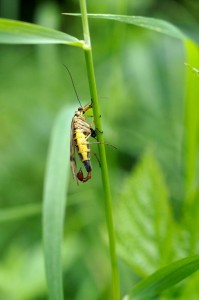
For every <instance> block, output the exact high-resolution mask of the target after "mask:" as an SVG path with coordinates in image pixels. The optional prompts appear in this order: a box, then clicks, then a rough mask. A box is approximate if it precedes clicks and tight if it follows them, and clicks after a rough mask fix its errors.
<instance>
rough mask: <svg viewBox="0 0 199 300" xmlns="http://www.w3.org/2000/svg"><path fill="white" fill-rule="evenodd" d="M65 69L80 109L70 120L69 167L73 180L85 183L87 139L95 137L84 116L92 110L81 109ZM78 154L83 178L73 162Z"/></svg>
mask: <svg viewBox="0 0 199 300" xmlns="http://www.w3.org/2000/svg"><path fill="white" fill-rule="evenodd" d="M64 66H65V65H64ZM65 68H66V69H67V71H68V73H69V75H70V78H71V81H72V84H73V88H74V91H75V94H76V96H77V99H78V101H79V104H80V107H79V108H78V110H77V111H76V112H75V114H74V117H73V118H72V122H71V137H70V166H71V171H72V174H73V178H74V179H76V180H77V182H78V180H79V181H82V182H86V181H88V180H89V179H91V171H92V166H91V160H90V145H89V137H93V138H95V137H96V131H95V130H94V129H93V128H92V127H91V126H90V124H88V123H87V122H86V116H85V115H84V114H85V113H86V112H87V111H88V110H89V109H91V108H92V104H88V105H86V106H84V107H82V105H81V102H80V100H79V97H78V94H77V91H76V89H75V85H74V82H73V78H72V76H71V73H70V71H69V69H68V68H67V67H66V66H65ZM76 152H77V153H78V155H79V158H80V160H81V161H82V163H83V164H84V167H85V169H86V171H87V175H86V177H84V175H83V172H82V170H81V169H80V170H79V171H78V172H77V173H76V160H75V153H76Z"/></svg>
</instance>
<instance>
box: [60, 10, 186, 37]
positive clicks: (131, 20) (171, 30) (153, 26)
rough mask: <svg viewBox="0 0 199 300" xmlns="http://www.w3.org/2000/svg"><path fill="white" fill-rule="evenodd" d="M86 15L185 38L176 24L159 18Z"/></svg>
mask: <svg viewBox="0 0 199 300" xmlns="http://www.w3.org/2000/svg"><path fill="white" fill-rule="evenodd" d="M64 15H69V16H80V14H69V13H64ZM88 17H89V18H96V19H107V20H113V21H118V22H122V23H127V24H132V25H136V26H139V27H144V28H147V29H150V30H153V31H157V32H160V33H163V34H166V35H169V36H172V37H174V38H177V39H180V40H184V39H186V38H187V37H186V35H185V34H184V33H183V32H182V31H181V30H180V29H178V28H177V27H176V26H174V25H173V24H171V23H169V22H167V21H164V20H160V19H154V18H147V17H140V16H125V15H112V14H88Z"/></svg>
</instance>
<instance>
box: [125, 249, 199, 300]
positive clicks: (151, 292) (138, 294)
mask: <svg viewBox="0 0 199 300" xmlns="http://www.w3.org/2000/svg"><path fill="white" fill-rule="evenodd" d="M198 269H199V255H196V256H192V257H187V258H184V259H181V260H179V261H177V262H174V263H172V264H170V265H169V266H167V267H165V268H162V269H161V270H159V271H157V272H155V273H154V274H152V275H151V276H149V277H147V278H146V279H144V280H142V281H141V282H140V283H138V284H137V285H136V286H135V287H134V288H133V290H132V291H131V293H130V294H129V296H127V297H126V299H129V300H131V299H132V300H145V299H148V300H150V299H154V297H155V296H158V295H159V294H160V293H161V292H163V291H164V290H165V289H168V288H170V287H172V286H173V285H174V284H176V283H178V282H180V281H181V280H183V279H185V278H187V277H188V276H190V275H191V274H192V273H194V272H195V271H197V270H198Z"/></svg>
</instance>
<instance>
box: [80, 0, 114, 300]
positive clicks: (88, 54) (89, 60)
mask: <svg viewBox="0 0 199 300" xmlns="http://www.w3.org/2000/svg"><path fill="white" fill-rule="evenodd" d="M80 8H81V14H82V25H83V32H84V42H85V45H84V50H85V59H86V67H87V73H88V80H89V86H90V93H91V97H92V106H93V115H94V121H95V126H96V128H97V138H98V141H99V142H100V144H99V145H98V147H99V155H100V162H101V173H102V182H103V187H104V194H105V212H106V222H107V228H108V235H109V249H110V258H111V269H112V293H113V299H114V300H119V299H120V285H119V272H118V265H117V257H116V239H115V231H114V224H113V215H112V204H111V203H112V201H111V191H110V183H109V176H108V167H107V159H106V150H105V146H104V137H103V134H102V132H103V131H102V123H101V114H100V108H99V102H98V95H97V87H96V80H95V73H94V66H93V57H92V47H91V41H90V32H89V26H88V18H87V8H86V0H80Z"/></svg>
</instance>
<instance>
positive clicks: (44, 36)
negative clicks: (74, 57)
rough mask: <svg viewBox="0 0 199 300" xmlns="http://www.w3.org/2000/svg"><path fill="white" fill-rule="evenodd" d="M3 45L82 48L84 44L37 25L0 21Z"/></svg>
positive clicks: (6, 20)
mask: <svg viewBox="0 0 199 300" xmlns="http://www.w3.org/2000/svg"><path fill="white" fill-rule="evenodd" d="M0 43H1V44H66V45H71V46H77V47H82V46H83V42H82V41H80V40H78V39H76V38H75V37H73V36H71V35H68V34H66V33H64V32H61V31H58V30H54V29H51V28H47V27H43V26H39V25H36V24H31V23H26V22H20V21H14V20H9V19H0Z"/></svg>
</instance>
